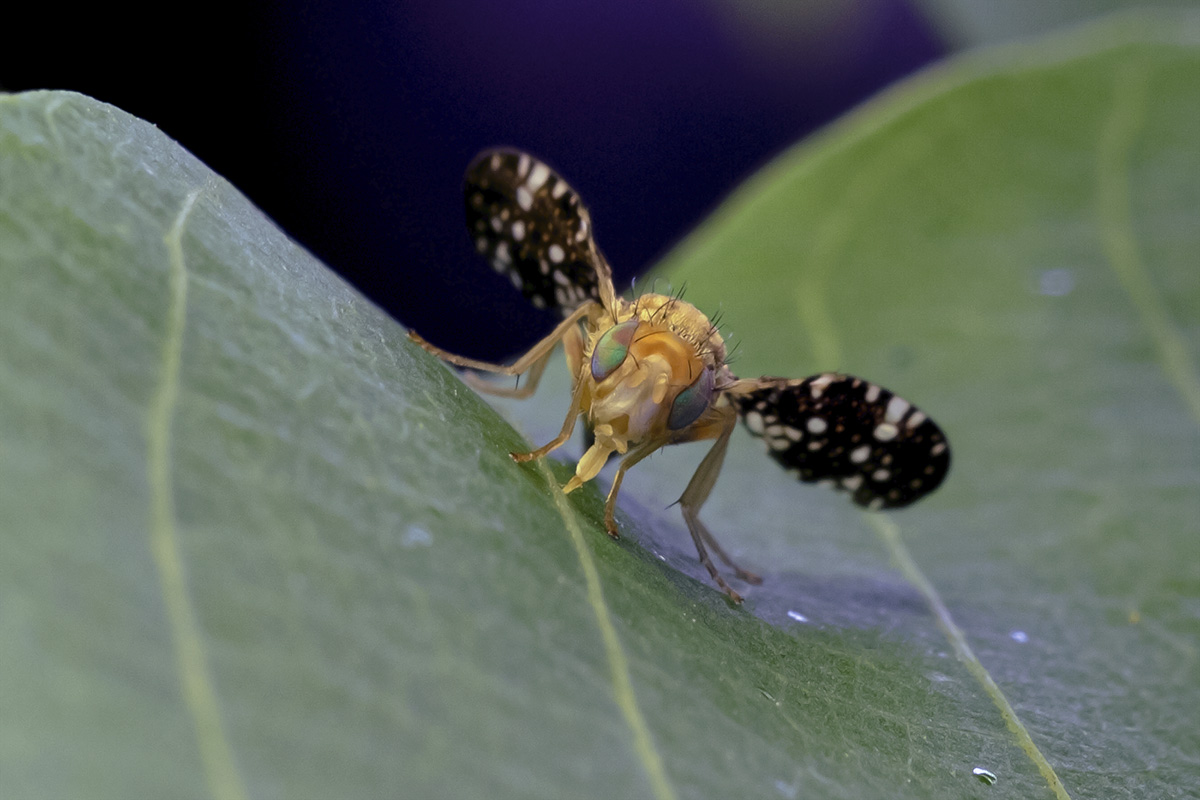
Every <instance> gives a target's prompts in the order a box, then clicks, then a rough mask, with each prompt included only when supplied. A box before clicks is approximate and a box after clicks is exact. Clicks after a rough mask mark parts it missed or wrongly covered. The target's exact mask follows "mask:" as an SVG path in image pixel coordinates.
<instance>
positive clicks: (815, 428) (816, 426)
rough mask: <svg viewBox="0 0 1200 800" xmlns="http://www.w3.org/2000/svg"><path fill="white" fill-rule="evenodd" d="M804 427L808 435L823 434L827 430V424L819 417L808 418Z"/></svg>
mask: <svg viewBox="0 0 1200 800" xmlns="http://www.w3.org/2000/svg"><path fill="white" fill-rule="evenodd" d="M804 427H806V428H808V430H809V432H810V433H824V432H825V431H826V430H827V429H828V428H829V423H827V422H826V421H825V420H823V419H821V418H820V417H809V418H808V422H806V423H804Z"/></svg>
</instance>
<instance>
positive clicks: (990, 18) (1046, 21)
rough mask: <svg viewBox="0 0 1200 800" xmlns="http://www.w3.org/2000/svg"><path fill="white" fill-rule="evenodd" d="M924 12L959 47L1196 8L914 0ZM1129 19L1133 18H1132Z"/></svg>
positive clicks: (1101, 0) (1167, 3) (1166, 1)
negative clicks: (1113, 17) (1111, 17)
mask: <svg viewBox="0 0 1200 800" xmlns="http://www.w3.org/2000/svg"><path fill="white" fill-rule="evenodd" d="M916 4H917V6H918V7H920V8H921V9H922V10H924V12H925V15H926V16H927V17H928V18H929V19H930V20H931V21H932V22H933V24H934V25H935V26H937V28H938V29H939V30H940V31H941V32H942V34H943V36H945V37H946V38H948V39H949V40H950V41H951V42H952V43H956V44H958V45H959V46H962V47H969V46H971V45H979V44H994V43H996V42H1003V41H1009V40H1012V39H1016V38H1019V37H1027V36H1034V35H1040V34H1045V33H1046V32H1047V31H1050V30H1052V29H1055V28H1062V27H1064V26H1069V25H1078V24H1080V23H1083V22H1087V21H1088V20H1094V19H1096V18H1097V17H1100V16H1103V15H1105V14H1114V13H1121V12H1125V13H1131V12H1132V13H1134V14H1136V13H1138V11H1139V10H1141V9H1145V8H1146V7H1147V6H1153V7H1155V8H1159V9H1162V8H1167V7H1173V8H1178V9H1189V8H1190V9H1195V7H1196V0H1159V1H1158V2H1155V3H1152V4H1151V3H1145V2H1139V1H1138V0H1055V2H1053V3H1046V2H1041V0H1007V2H1003V3H996V2H991V0H916ZM1131 19H1132V17H1131Z"/></svg>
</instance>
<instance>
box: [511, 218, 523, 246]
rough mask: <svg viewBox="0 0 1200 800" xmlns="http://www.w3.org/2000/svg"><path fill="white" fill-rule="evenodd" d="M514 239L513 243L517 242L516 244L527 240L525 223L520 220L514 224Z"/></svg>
mask: <svg viewBox="0 0 1200 800" xmlns="http://www.w3.org/2000/svg"><path fill="white" fill-rule="evenodd" d="M512 238H513V241H516V242H519V241H521V240H522V239H524V238H525V221H524V220H520V219H519V220H517V221H516V222H514V223H513V224H512Z"/></svg>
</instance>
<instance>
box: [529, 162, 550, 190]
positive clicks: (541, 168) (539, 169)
mask: <svg viewBox="0 0 1200 800" xmlns="http://www.w3.org/2000/svg"><path fill="white" fill-rule="evenodd" d="M549 177H550V168H549V167H547V166H546V165H545V164H543V163H541V162H540V161H539V162H538V163H537V164H534V166H533V170H532V171H531V172H530V173H529V179H528V180H527V181H525V185H526V186H528V187H529V191H531V192H536V191H537V190H538V189H540V188H542V184H544V183H545V182H546V179H547V178H549Z"/></svg>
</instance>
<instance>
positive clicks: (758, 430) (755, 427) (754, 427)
mask: <svg viewBox="0 0 1200 800" xmlns="http://www.w3.org/2000/svg"><path fill="white" fill-rule="evenodd" d="M745 420H746V427H747V428H749V429H750V430H751V431H752V432H753V433H755V434H757V435H759V436H762V434H763V418H762V414H760V413H758V412H757V411H751V412H749V413H747V414H746V416H745Z"/></svg>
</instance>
